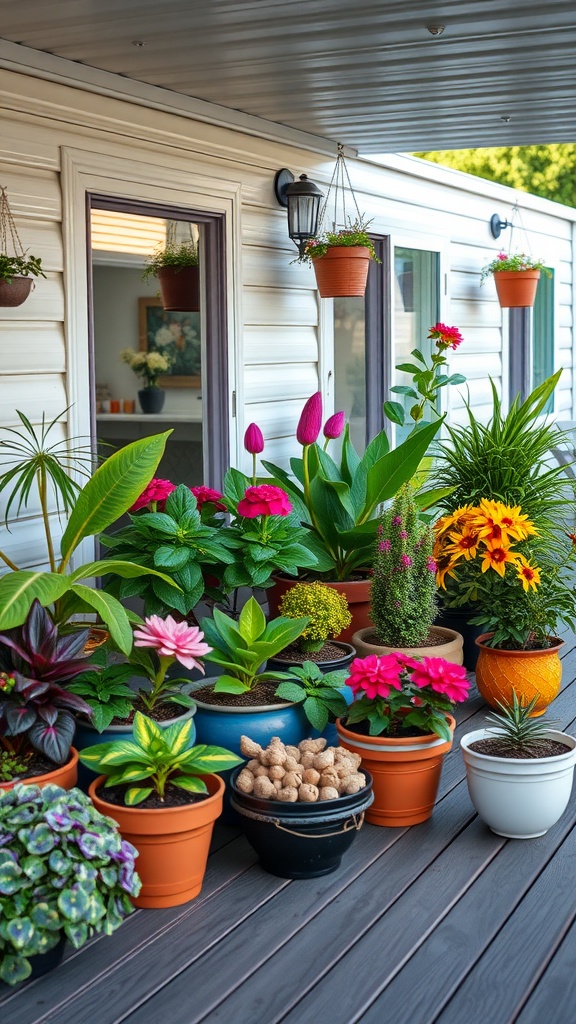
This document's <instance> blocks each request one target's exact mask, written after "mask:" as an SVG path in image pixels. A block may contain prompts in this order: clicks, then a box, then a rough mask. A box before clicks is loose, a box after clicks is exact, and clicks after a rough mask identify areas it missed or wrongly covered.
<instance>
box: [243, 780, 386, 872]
mask: <svg viewBox="0 0 576 1024" xmlns="http://www.w3.org/2000/svg"><path fill="white" fill-rule="evenodd" d="M241 770H242V769H241V768H238V769H237V770H236V771H235V772H234V774H233V776H232V778H231V780H230V785H231V789H232V799H231V804H232V807H233V808H234V810H236V811H237V812H238V813H239V814H240V817H241V822H242V828H243V830H244V832H245V835H246V838H247V840H248V842H249V843H250V845H251V846H252V847H253V848H254V850H255V851H256V853H257V854H258V857H259V859H260V864H261V866H262V867H263V868H264V870H265V871H268V872H269V874H271V875H277V876H278V877H280V878H318V877H319V876H320V875H329V874H330V873H331V872H332V871H336V869H337V868H338V867H339V866H340V861H341V860H342V856H343V854H344V853H345V852H346V850H347V849H348V847H349V846H351V844H352V843H353V841H354V838H355V836H356V834H357V832H358V831H359V829H360V828H361V826H362V823H363V821H364V811H365V810H366V809H367V808H368V807H369V806H370V804H371V803H372V801H373V799H374V795H373V793H372V776H371V775H370V774H369V773H368V772H367V771H365V770H364V769H362V773H363V774H364V775H365V776H366V786H365V787H364V789H361V790H360V792H359V793H354V794H353V796H341V797H339V798H338V800H321V801H318V802H316V803H310V804H307V803H301V802H298V803H294V804H291V803H284V802H283V801H282V800H265V799H263V798H261V797H255V796H253V795H252V794H251V793H241V792H240V790H239V789H237V787H236V778H237V777H238V775H239V773H240V771H241Z"/></svg>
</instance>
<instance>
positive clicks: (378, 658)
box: [346, 654, 403, 700]
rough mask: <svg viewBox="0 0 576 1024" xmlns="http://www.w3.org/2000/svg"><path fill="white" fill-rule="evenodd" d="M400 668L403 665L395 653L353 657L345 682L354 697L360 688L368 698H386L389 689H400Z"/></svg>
mask: <svg viewBox="0 0 576 1024" xmlns="http://www.w3.org/2000/svg"><path fill="white" fill-rule="evenodd" d="M402 669H403V665H402V663H401V662H400V661H399V659H398V657H397V655H396V654H383V655H378V654H369V655H368V656H367V657H366V658H355V659H354V661H353V662H352V664H351V665H350V675H349V677H348V679H347V680H346V682H347V685H348V686H349V687H350V689H351V690H352V692H353V693H354V697H357V696H358V695H359V691H361V690H362V691H363V692H364V694H365V695H366V696H367V697H368V698H369V699H370V700H374V699H375V698H376V697H384V698H386V697H388V696H389V694H390V692H391V690H401V689H402V683H401V680H400V676H401V673H402ZM360 695H361V694H360Z"/></svg>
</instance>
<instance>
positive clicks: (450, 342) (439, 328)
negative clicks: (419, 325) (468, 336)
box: [428, 323, 464, 349]
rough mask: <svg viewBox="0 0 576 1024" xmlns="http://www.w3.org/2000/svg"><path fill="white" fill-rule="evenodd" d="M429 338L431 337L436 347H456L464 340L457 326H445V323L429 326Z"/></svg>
mask: <svg viewBox="0 0 576 1024" xmlns="http://www.w3.org/2000/svg"><path fill="white" fill-rule="evenodd" d="M428 337H429V338H432V339H433V340H434V341H435V342H436V345H437V346H438V348H440V349H443V348H454V349H456V348H458V345H461V344H462V342H463V341H464V338H463V337H462V335H461V333H460V331H459V330H458V328H457V327H447V326H446V324H440V323H438V324H434V327H431V328H430V333H429V335H428Z"/></svg>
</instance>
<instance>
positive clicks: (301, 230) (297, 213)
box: [274, 167, 324, 255]
mask: <svg viewBox="0 0 576 1024" xmlns="http://www.w3.org/2000/svg"><path fill="white" fill-rule="evenodd" d="M274 193H275V195H276V199H277V200H278V202H279V203H280V206H285V207H287V209H288V234H289V235H290V238H291V239H292V241H293V242H294V243H295V244H296V245H297V246H298V252H299V253H300V255H302V254H303V252H304V248H305V246H306V242H308V241H309V240H310V239H311V238H315V236H316V232H317V231H318V217H319V215H320V200H321V199H323V198H324V193H323V192H322V191H321V190H320V189H319V188H318V185H315V184H314V182H313V181H309V180H308V178H307V177H306V175H305V174H301V175H300V178H299V179H298V181H295V180H294V175H293V174H292V171H289V170H288V169H287V168H286V167H283V168H282V170H280V171H277V173H276V177H275V178H274Z"/></svg>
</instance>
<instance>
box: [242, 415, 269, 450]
mask: <svg viewBox="0 0 576 1024" xmlns="http://www.w3.org/2000/svg"><path fill="white" fill-rule="evenodd" d="M244 447H245V449H246V451H247V452H249V453H250V455H259V454H260V452H263V451H264V437H263V435H262V431H261V430H260V427H259V426H258V425H257V424H256V423H250V424H249V425H248V427H247V428H246V433H245V434H244Z"/></svg>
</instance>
